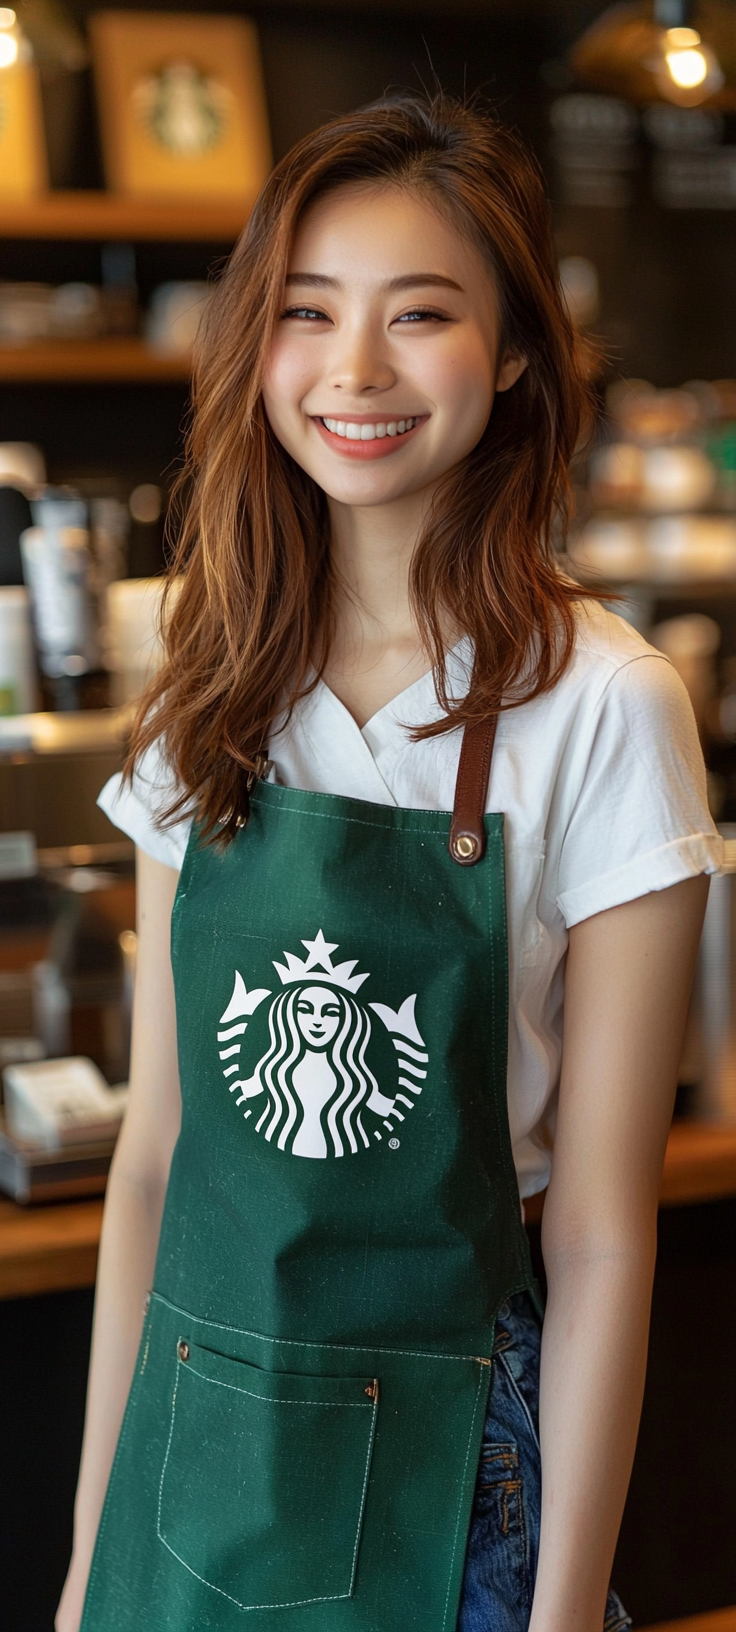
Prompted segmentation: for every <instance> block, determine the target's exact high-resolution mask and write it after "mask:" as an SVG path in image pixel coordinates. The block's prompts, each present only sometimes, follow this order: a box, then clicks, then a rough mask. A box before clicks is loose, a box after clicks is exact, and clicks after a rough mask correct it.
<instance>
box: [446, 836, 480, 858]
mask: <svg viewBox="0 0 736 1632" xmlns="http://www.w3.org/2000/svg"><path fill="white" fill-rule="evenodd" d="M477 848H478V841H477V839H473V838H471V836H470V834H469V833H461V834H460V835H459V837H458V838H457V839H454V840H453V845H452V849H453V853H454V854H455V855H456V856H459V857H460V859H461V861H470V858H471V856H474V855H475V852H476V850H477Z"/></svg>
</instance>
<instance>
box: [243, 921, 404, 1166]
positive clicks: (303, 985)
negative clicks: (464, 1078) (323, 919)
mask: <svg viewBox="0 0 736 1632" xmlns="http://www.w3.org/2000/svg"><path fill="white" fill-rule="evenodd" d="M302 946H304V947H306V950H307V957H306V958H299V957H297V956H296V955H295V954H294V953H292V952H285V953H284V958H285V960H286V961H285V962H284V963H277V962H276V961H275V960H274V964H273V967H274V969H275V970H276V973H277V974H278V976H279V979H280V981H281V986H282V990H281V991H280V992H278V993H277V994H276V996H275V997H273V998H272V1001H271V1004H270V1006H269V1010H268V1029H269V1043H268V1046H267V1048H266V1050H265V1053H263V1054H262V1055H261V1058H260V1060H259V1061H258V1064H257V1065H256V1067H255V1070H254V1071H253V1074H252V1076H250V1077H242V1076H241V1075H240V1072H241V1070H242V1066H241V1063H240V1052H241V1048H242V1046H243V1043H242V1038H243V1034H244V1032H245V1031H246V1028H247V1025H248V1019H249V1018H250V1017H251V1016H252V1015H254V1014H255V1012H256V1009H257V1008H258V1007H259V1005H260V1004H261V1003H263V1002H264V1000H265V999H266V998H267V997H271V995H272V994H271V991H270V989H268V988H265V987H259V988H258V989H257V990H254V991H251V992H249V991H248V990H247V987H246V985H245V981H244V980H243V977H242V975H241V974H240V973H239V971H238V970H237V969H236V971H235V984H234V986H233V993H232V997H231V999H230V1002H229V1003H228V1006H227V1008H226V1009H225V1012H224V1014H223V1015H222V1016H221V1018H220V1029H219V1030H218V1033H217V1041H218V1043H219V1045H220V1047H219V1055H220V1059H221V1060H222V1061H223V1076H224V1077H225V1079H226V1081H227V1085H228V1088H229V1090H230V1093H231V1094H235V1093H236V1092H237V1098H236V1100H235V1104H236V1105H246V1106H247V1108H246V1110H244V1112H243V1115H244V1116H246V1117H249V1116H251V1115H252V1114H253V1110H254V1109H255V1110H256V1113H257V1115H258V1120H257V1122H256V1123H255V1128H256V1132H257V1133H261V1134H263V1137H264V1138H265V1139H268V1140H269V1141H270V1140H273V1141H275V1143H276V1145H277V1147H278V1149H279V1150H288V1151H290V1152H291V1154H292V1155H294V1156H317V1157H319V1156H344V1155H345V1154H346V1153H347V1152H348V1151H349V1152H350V1153H351V1154H352V1155H356V1154H357V1152H358V1151H359V1150H361V1149H368V1148H369V1147H370V1144H371V1137H370V1136H371V1134H372V1136H373V1139H375V1140H377V1141H379V1142H380V1141H381V1140H382V1139H383V1137H384V1136H383V1134H382V1133H381V1131H380V1128H379V1127H377V1126H376V1125H375V1123H376V1121H380V1124H381V1127H383V1128H386V1129H388V1131H389V1133H391V1134H394V1132H395V1128H396V1124H397V1123H398V1122H403V1121H405V1119H406V1113H407V1111H410V1110H412V1109H413V1107H414V1105H415V1104H416V1100H417V1098H418V1096H419V1094H421V1092H422V1086H423V1083H424V1081H425V1079H426V1076H427V1063H428V1055H427V1050H426V1048H425V1045H424V1039H423V1037H422V1035H421V1032H420V1030H419V1027H418V1025H417V1022H416V1019H415V1015H414V1005H415V1003H416V993H414V994H413V995H412V996H411V997H407V998H406V999H405V1000H404V1002H403V1003H402V1004H401V1007H400V1008H399V1009H398V1010H394V1009H391V1008H389V1007H388V1006H387V1004H385V1003H369V1004H368V1006H367V1008H366V1007H364V1006H363V1005H362V1004H361V1003H359V1002H358V1001H357V998H356V993H357V992H358V990H359V988H360V987H361V986H362V984H363V982H364V980H367V979H368V974H367V973H366V974H355V973H354V970H355V967H356V963H357V959H355V958H354V959H353V960H352V962H349V963H338V964H334V963H333V961H332V954H333V952H336V951H337V943H336V942H332V943H329V942H327V941H326V940H325V938H324V935H323V934H322V931H321V930H320V931H319V932H318V934H317V935H316V936H315V938H314V940H313V941H302ZM368 1009H372V1011H373V1013H374V1014H375V1015H377V1016H378V1018H379V1020H380V1021H381V1022H382V1024H383V1026H384V1027H385V1029H386V1031H387V1032H388V1034H389V1036H390V1038H391V1040H392V1043H393V1046H394V1049H395V1051H396V1056H397V1061H396V1063H397V1066H398V1075H397V1089H396V1091H395V1092H394V1093H392V1094H388V1095H387V1094H385V1093H384V1092H383V1091H382V1090H381V1089H380V1088H379V1086H378V1082H377V1080H376V1078H375V1076H374V1074H373V1072H372V1070H371V1067H370V1065H369V1063H368V1060H367V1059H366V1051H367V1048H368V1044H369V1042H370V1038H371V1030H372V1022H371V1017H370V1014H369V1013H368ZM246 1016H247V1018H245V1017H246ZM230 1078H232V1079H233V1080H232V1081H231V1080H229V1079H230ZM263 1096H265V1099H264V1098H263ZM408 1096H411V1097H408ZM251 1099H257V1100H258V1101H259V1103H258V1105H257V1106H255V1107H253V1106H250V1105H248V1104H247V1102H248V1101H249V1100H251ZM402 1106H403V1110H402V1109H401V1108H400V1107H402ZM368 1113H370V1115H369V1114H368ZM388 1142H389V1145H390V1146H391V1149H392V1150H396V1149H398V1145H399V1141H398V1140H397V1139H396V1138H391V1139H389V1141H388Z"/></svg>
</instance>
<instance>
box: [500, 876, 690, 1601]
mask: <svg viewBox="0 0 736 1632" xmlns="http://www.w3.org/2000/svg"><path fill="white" fill-rule="evenodd" d="M707 890H708V883H707V879H705V878H695V879H688V880H687V881H685V882H683V883H681V884H676V885H674V886H673V887H672V888H671V889H668V890H662V891H658V892H656V893H654V894H651V895H646V896H643V897H642V898H641V899H639V900H637V901H632V902H629V903H627V904H625V905H624V906H621V907H614V908H613V909H611V911H609V912H602V913H599V914H597V915H596V916H595V917H594V918H590V919H587V920H586V921H585V922H584V923H581V924H579V925H578V926H577V927H576V928H574V929H573V930H571V932H570V946H569V953H568V961H567V973H566V982H565V1030H564V1044H563V1064H562V1078H561V1086H560V1104H559V1117H558V1123H557V1130H556V1137H555V1153H554V1164H553V1172H552V1179H551V1182H550V1186H549V1192H548V1195H547V1200H546V1205H545V1209H544V1220H543V1225H542V1247H543V1252H544V1262H545V1268H546V1271H547V1278H548V1286H549V1302H548V1306H547V1313H546V1318H545V1324H544V1334H543V1339H542V1373H541V1386H540V1434H541V1444H542V1528H541V1537H540V1557H539V1568H538V1573H537V1583H536V1591H535V1597H534V1608H533V1612H532V1617H531V1623H530V1632H601V1629H602V1626H603V1615H604V1604H605V1597H606V1590H607V1584H608V1579H609V1574H610V1571H611V1567H612V1563H613V1555H614V1549H615V1546H616V1540H617V1536H618V1530H619V1525H620V1522H621V1515H622V1512H623V1506H624V1501H625V1498H626V1491H627V1488H628V1482H629V1477H630V1473H631V1465H632V1461H633V1456H634V1448H635V1444H636V1435H637V1430H638V1425H639V1415H640V1411H641V1400H642V1394H643V1389H644V1374H645V1369H646V1353H647V1340H648V1332H649V1310H650V1300H651V1288H652V1278H653V1273H654V1260H655V1253H656V1224H657V1202H658V1195H659V1186H660V1180H661V1172H662V1163H663V1160H664V1152H665V1147H666V1142H667V1133H668V1129H669V1124H670V1119H671V1115H672V1104H673V1099H674V1091H675V1085H676V1080H677V1068H678V1065H679V1060H680V1051H681V1046H682V1037H683V1031H684V1025H685V1017H686V1011H687V1003H688V996H689V992H690V985H691V980H692V973H693V968H694V964H695V957H696V953H697V947H698V941H699V937H700V930H701V926H702V920H703V913H704V911H705V903H706V899H707Z"/></svg>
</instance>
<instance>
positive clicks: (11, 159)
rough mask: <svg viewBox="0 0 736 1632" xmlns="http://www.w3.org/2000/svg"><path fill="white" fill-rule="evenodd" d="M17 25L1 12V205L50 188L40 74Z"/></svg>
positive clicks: (6, 10) (12, 17)
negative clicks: (7, 20)
mask: <svg viewBox="0 0 736 1632" xmlns="http://www.w3.org/2000/svg"><path fill="white" fill-rule="evenodd" d="M4 17H7V18H8V19H9V22H8V26H7V27H6V26H5V24H4V21H3V19H4ZM14 24H15V14H14V12H13V11H11V10H10V9H9V8H7V7H2V8H0V205H1V203H2V200H3V199H4V198H5V199H11V198H13V199H22V198H31V197H33V195H34V193H40V192H43V191H44V190H45V188H46V187H47V186H48V172H47V168H46V143H45V139H44V130H43V115H42V112H41V93H40V89H39V84H38V74H37V72H36V69H35V67H34V65H33V63H32V62H31V60H30V54H29V52H28V48H27V44H26V41H25V40H24V39H23V37H22V35H21V34H20V31H19V29H18V28H17V27H16V26H13V25H14Z"/></svg>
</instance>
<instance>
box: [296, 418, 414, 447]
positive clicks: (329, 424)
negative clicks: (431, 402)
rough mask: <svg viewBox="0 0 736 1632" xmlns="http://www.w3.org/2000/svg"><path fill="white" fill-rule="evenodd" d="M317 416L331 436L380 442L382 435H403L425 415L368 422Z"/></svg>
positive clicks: (356, 440)
mask: <svg viewBox="0 0 736 1632" xmlns="http://www.w3.org/2000/svg"><path fill="white" fill-rule="evenodd" d="M317 417H318V419H319V421H320V424H322V425H324V427H325V429H326V430H328V431H331V432H332V435H333V436H339V437H342V438H344V440H345V441H346V442H375V441H378V442H381V441H383V439H384V437H397V436H405V435H406V433H407V431H413V429H414V426H415V425H418V424H419V421H420V419H423V418H425V417H426V416H425V415H423V414H414V415H412V416H410V417H409V418H406V419H386V420H378V421H377V422H375V423H369V424H365V423H362V422H361V421H359V420H355V419H328V418H327V416H326V415H323V414H320V415H318V416H317Z"/></svg>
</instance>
